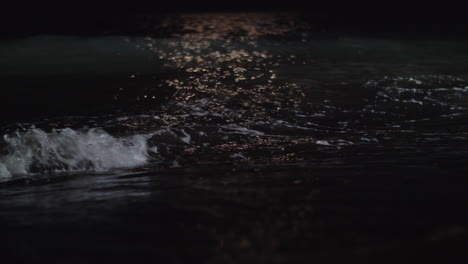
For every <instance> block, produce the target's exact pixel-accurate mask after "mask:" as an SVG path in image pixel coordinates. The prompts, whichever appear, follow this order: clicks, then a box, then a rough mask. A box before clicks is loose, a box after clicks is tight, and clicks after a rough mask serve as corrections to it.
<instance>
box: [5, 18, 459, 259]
mask: <svg viewBox="0 0 468 264" xmlns="http://www.w3.org/2000/svg"><path fill="white" fill-rule="evenodd" d="M153 33H154V34H146V35H137V36H135V35H131V36H125V35H117V34H115V35H112V34H111V35H102V36H81V35H63V34H61V35H52V34H40V35H31V36H26V37H21V38H14V39H8V40H3V41H2V42H0V60H1V61H0V81H1V88H2V90H1V91H2V94H1V97H0V98H1V99H2V102H1V105H0V110H1V112H0V117H1V119H0V133H1V135H2V138H1V139H0V234H1V236H2V242H1V244H2V246H1V247H0V252H1V254H2V256H5V257H7V258H10V259H12V260H14V261H16V262H17V263H31V262H49V263H59V262H60V263H94V262H100V263H101V262H105V263H112V262H127V263H129V262H133V263H141V262H158V263H341V262H343V261H346V262H348V261H361V262H369V263H395V262H414V263H418V262H420V261H426V260H433V259H437V260H440V261H444V262H446V263H456V262H454V261H459V260H460V259H461V257H464V256H465V252H464V249H466V246H468V243H467V242H468V239H467V234H468V229H467V228H468V214H467V213H466V202H467V198H468V195H467V193H466V190H467V183H468V182H467V178H466V177H467V175H468V174H467V173H468V166H467V163H466V162H467V160H466V159H467V155H468V123H467V121H468V111H467V107H468V71H467V69H468V49H467V44H468V40H467V39H461V38H456V37H440V36H435V35H432V36H431V35H430V34H426V35H423V36H421V35H417V34H411V33H405V34H399V33H394V34H380V35H379V34H365V33H358V32H355V33H350V32H348V33H340V32H334V33H327V32H317V31H316V30H315V29H314V27H313V26H312V25H310V24H308V23H307V22H306V21H304V20H301V18H300V17H299V16H296V15H293V14H271V13H256V14H243V13H225V14H196V15H191V14H185V15H182V14H181V15H173V16H168V17H167V18H165V19H164V20H162V22H161V24H160V25H159V26H158V28H157V30H156V29H155V31H154V32H153ZM16 262H15V263H16ZM12 263H13V262H12ZM457 263H458V262H457Z"/></svg>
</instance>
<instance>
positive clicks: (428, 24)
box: [1, 0, 468, 37]
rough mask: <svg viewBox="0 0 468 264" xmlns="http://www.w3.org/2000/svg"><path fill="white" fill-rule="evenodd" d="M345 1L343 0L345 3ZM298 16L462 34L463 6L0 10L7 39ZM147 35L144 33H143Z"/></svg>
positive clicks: (178, 4) (243, 4)
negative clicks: (216, 16) (235, 15)
mask: <svg viewBox="0 0 468 264" xmlns="http://www.w3.org/2000/svg"><path fill="white" fill-rule="evenodd" d="M343 2H344V1H343ZM262 11H281V12H283V11H286V12H300V13H302V14H303V15H304V16H305V17H306V18H307V19H308V20H310V22H312V23H315V24H316V25H317V30H322V31H323V30H330V31H366V32H389V31H391V32H393V31H399V32H406V31H411V32H432V33H436V32H437V33H440V34H451V33H464V32H466V28H467V25H468V22H467V19H466V12H465V9H464V8H463V5H462V4H454V3H452V2H447V1H436V2H431V1H426V2H414V1H373V2H369V3H366V2H365V1H361V2H356V1H347V2H344V3H342V2H340V1H299V0H293V1H247V0H241V1H206V0H205V1H125V2H123V1H116V2H113V1H96V2H88V1H85V2H78V1H72V2H68V1H66V2H65V1H64V2H60V3H59V2H45V3H44V2H42V1H41V2H34V3H27V2H21V1H18V2H15V3H11V2H10V3H6V4H3V6H2V11H1V13H2V17H1V19H2V24H1V30H2V32H3V36H4V37H5V36H19V35H27V34H35V33H56V34H57V33H59V34H60V33H62V34H70V33H79V34H103V33H104V34H105V33H126V34H131V33H134V34H137V33H148V32H147V31H148V29H147V28H144V26H142V24H144V21H145V19H146V20H148V19H149V17H151V22H152V23H154V22H157V19H158V17H160V16H161V15H163V14H167V13H183V12H191V13H193V12H262ZM145 31H146V32H145Z"/></svg>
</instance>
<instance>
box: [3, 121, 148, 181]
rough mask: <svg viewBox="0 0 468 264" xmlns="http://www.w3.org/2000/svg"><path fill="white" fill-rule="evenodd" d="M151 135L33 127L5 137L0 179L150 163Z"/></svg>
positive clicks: (100, 130) (94, 129)
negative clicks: (114, 135)
mask: <svg viewBox="0 0 468 264" xmlns="http://www.w3.org/2000/svg"><path fill="white" fill-rule="evenodd" d="M148 137H149V135H134V136H130V137H124V138H116V137H113V136H111V135H110V134H108V133H107V132H105V131H104V130H102V129H97V128H92V129H89V130H86V131H77V130H73V129H70V128H65V129H56V130H53V131H51V132H49V133H47V132H45V131H43V130H41V129H37V128H31V129H28V130H27V131H24V132H15V133H12V134H7V135H4V136H3V140H2V141H3V142H2V144H3V147H2V152H1V154H0V179H9V178H11V177H14V176H16V175H26V174H30V173H40V172H48V171H49V172H75V171H97V172H102V171H106V170H109V169H112V168H128V167H134V166H140V165H143V164H145V163H146V162H147V159H148V147H147V139H148Z"/></svg>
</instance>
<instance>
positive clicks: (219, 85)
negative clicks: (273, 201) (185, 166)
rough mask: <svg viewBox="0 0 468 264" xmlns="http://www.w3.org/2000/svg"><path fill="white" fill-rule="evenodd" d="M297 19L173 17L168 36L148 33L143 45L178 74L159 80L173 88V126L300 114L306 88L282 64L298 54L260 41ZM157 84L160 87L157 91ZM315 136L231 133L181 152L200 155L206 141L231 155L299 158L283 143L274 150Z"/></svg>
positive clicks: (250, 122)
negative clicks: (292, 79)
mask: <svg viewBox="0 0 468 264" xmlns="http://www.w3.org/2000/svg"><path fill="white" fill-rule="evenodd" d="M298 21H299V18H298V17H295V16H294V15H285V14H268V13H264V14H248V13H247V14H238V13H237V14H234V13H233V14H183V15H175V16H171V17H168V18H167V19H166V21H165V22H164V23H165V24H163V27H168V28H171V32H174V33H173V34H172V35H171V37H170V38H166V39H154V38H151V37H147V38H145V39H144V43H142V44H140V47H142V48H144V49H146V50H151V51H153V52H154V54H155V56H156V57H157V58H158V59H159V60H161V61H162V62H163V63H164V67H165V68H166V69H169V70H171V71H173V72H175V73H176V74H172V75H171V77H170V78H166V79H163V80H162V81H161V82H160V84H159V85H158V87H159V88H161V87H170V88H173V89H174V90H175V91H176V93H175V95H174V96H173V98H172V100H171V102H170V103H168V104H167V105H165V107H166V108H165V112H166V113H169V114H168V115H167V116H171V119H172V120H171V121H170V122H171V124H172V125H174V126H183V127H187V126H189V127H190V126H192V127H193V126H198V127H200V126H212V125H215V126H216V127H218V129H221V128H222V127H223V126H226V125H227V126H229V125H235V126H236V127H240V128H247V129H248V128H251V127H259V124H274V123H275V122H277V121H278V120H277V118H288V117H287V116H288V115H293V114H294V113H296V112H298V109H299V107H300V104H301V102H302V100H304V97H305V94H304V92H303V91H302V87H301V86H300V85H298V84H296V83H293V82H288V81H285V80H283V79H281V74H280V73H279V72H278V70H277V68H278V66H279V65H280V64H281V63H283V64H284V63H286V64H295V63H297V62H298V59H297V58H296V57H295V55H294V54H290V53H286V54H284V53H278V52H275V50H274V49H275V47H274V46H268V45H265V44H264V42H262V41H264V38H268V37H270V36H282V35H284V34H287V33H289V32H293V31H295V30H299V29H300V28H301V27H302V25H301V24H300V23H299V22H298ZM174 28H175V30H174ZM259 42H262V43H261V45H260V44H259ZM273 43H275V42H274V41H273ZM159 88H155V89H156V90H155V92H156V93H157V89H159ZM147 97H148V98H150V95H148V96H147ZM285 115H286V117H285ZM282 122H285V121H282ZM266 126H268V125H266ZM221 130H222V129H221ZM240 134H242V133H240ZM314 141H315V139H313V138H312V137H311V136H307V137H304V136H300V137H294V136H285V137H284V136H283V137H269V136H265V135H256V136H252V135H250V136H249V135H248V133H247V134H245V136H239V134H238V135H235V134H234V135H226V136H224V137H223V139H222V140H220V141H218V142H216V143H213V142H211V143H204V144H200V145H198V146H190V147H186V148H185V149H184V152H185V153H192V154H193V153H197V152H199V151H202V150H204V149H206V146H208V145H209V146H210V149H211V150H212V151H213V152H214V153H220V154H221V153H232V154H233V157H235V158H239V157H240V160H241V161H243V162H250V161H251V158H250V157H249V156H245V155H244V154H245V153H249V152H252V151H255V150H258V149H264V150H267V152H268V153H269V154H268V155H266V156H268V157H269V159H272V160H274V161H278V162H280V161H291V160H296V161H297V160H301V157H299V156H297V155H296V154H294V153H285V151H284V148H283V150H281V151H277V149H278V147H279V146H290V145H298V144H304V143H306V142H314ZM207 144H208V145H207ZM275 149H276V150H275ZM273 152H274V153H273ZM251 154H252V155H256V156H257V159H258V158H259V157H260V156H262V155H260V154H259V153H258V151H257V153H256V154H253V153H251ZM264 156H265V155H264Z"/></svg>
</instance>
